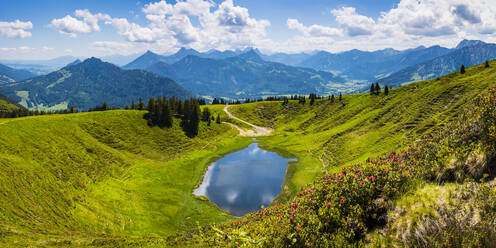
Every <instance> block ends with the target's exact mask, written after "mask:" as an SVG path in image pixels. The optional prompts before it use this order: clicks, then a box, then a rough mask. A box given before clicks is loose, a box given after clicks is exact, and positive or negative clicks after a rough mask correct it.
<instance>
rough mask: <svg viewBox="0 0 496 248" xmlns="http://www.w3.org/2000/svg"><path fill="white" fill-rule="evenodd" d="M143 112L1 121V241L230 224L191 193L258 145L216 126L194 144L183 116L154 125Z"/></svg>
mask: <svg viewBox="0 0 496 248" xmlns="http://www.w3.org/2000/svg"><path fill="white" fill-rule="evenodd" d="M143 114H144V112H140V111H106V112H92V113H81V114H69V115H51V116H37V117H26V118H18V119H2V120H0V133H1V134H2V135H1V136H0V164H1V165H2V166H1V167H0V192H2V197H1V198H0V233H2V235H0V240H2V239H3V240H4V241H9V242H11V243H13V244H15V243H16V242H17V241H20V242H26V241H28V240H30V239H31V240H32V242H33V243H31V244H34V245H38V244H40V243H43V242H44V241H46V239H47V238H49V237H51V235H53V236H54V237H59V236H60V235H64V236H65V235H66V234H67V233H69V234H72V235H76V236H77V237H78V238H76V240H78V239H82V237H85V236H100V235H104V234H117V233H118V234H126V235H146V236H149V235H165V234H168V233H171V232H177V231H181V230H189V229H191V228H195V227H196V226H197V223H198V224H199V225H205V224H208V223H215V222H220V221H224V220H228V219H231V218H232V217H231V216H230V215H228V214H226V213H224V212H222V211H221V210H220V209H218V208H217V207H216V206H215V205H214V204H212V203H210V202H209V201H207V200H205V199H204V198H198V197H195V196H193V195H192V191H193V189H194V188H195V187H196V185H197V184H198V183H199V182H200V181H201V176H202V175H203V173H204V171H205V169H206V165H207V164H208V163H209V162H210V161H212V160H214V159H218V158H220V157H221V156H222V155H223V154H226V153H229V152H231V151H233V150H236V149H240V148H243V147H246V146H247V145H248V144H249V143H250V142H251V140H250V139H248V138H239V137H237V136H236V135H237V131H235V130H232V129H231V127H229V126H227V125H218V124H215V123H213V124H212V125H211V127H207V126H206V124H205V123H202V124H201V127H200V128H201V130H200V135H199V136H198V137H196V138H194V139H189V138H187V137H186V136H185V135H184V133H183V132H182V130H180V128H179V120H177V119H176V120H175V122H174V127H173V128H171V129H160V128H158V127H153V128H151V127H148V126H147V125H146V120H144V119H143V118H142V115H143ZM41 234H43V235H41ZM59 238H60V237H59ZM72 240H74V239H72ZM27 243H30V242H29V241H28V242H27Z"/></svg>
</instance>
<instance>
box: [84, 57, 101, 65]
mask: <svg viewBox="0 0 496 248" xmlns="http://www.w3.org/2000/svg"><path fill="white" fill-rule="evenodd" d="M82 63H85V64H88V63H104V62H103V61H102V60H101V59H99V58H96V57H91V58H88V59H85V60H84V61H83V62H82Z"/></svg>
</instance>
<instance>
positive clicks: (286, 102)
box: [282, 97, 289, 105]
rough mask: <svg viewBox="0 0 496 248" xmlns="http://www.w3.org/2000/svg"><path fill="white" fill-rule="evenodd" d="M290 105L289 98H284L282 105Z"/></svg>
mask: <svg viewBox="0 0 496 248" xmlns="http://www.w3.org/2000/svg"><path fill="white" fill-rule="evenodd" d="M288 103H289V100H288V98H287V97H284V99H283V102H282V104H283V105H288Z"/></svg>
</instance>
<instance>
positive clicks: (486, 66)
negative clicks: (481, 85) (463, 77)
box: [484, 60, 489, 68]
mask: <svg viewBox="0 0 496 248" xmlns="http://www.w3.org/2000/svg"><path fill="white" fill-rule="evenodd" d="M484 67H485V68H489V61H487V60H486V63H484Z"/></svg>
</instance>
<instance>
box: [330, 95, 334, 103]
mask: <svg viewBox="0 0 496 248" xmlns="http://www.w3.org/2000/svg"><path fill="white" fill-rule="evenodd" d="M331 102H334V94H332V95H331Z"/></svg>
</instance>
